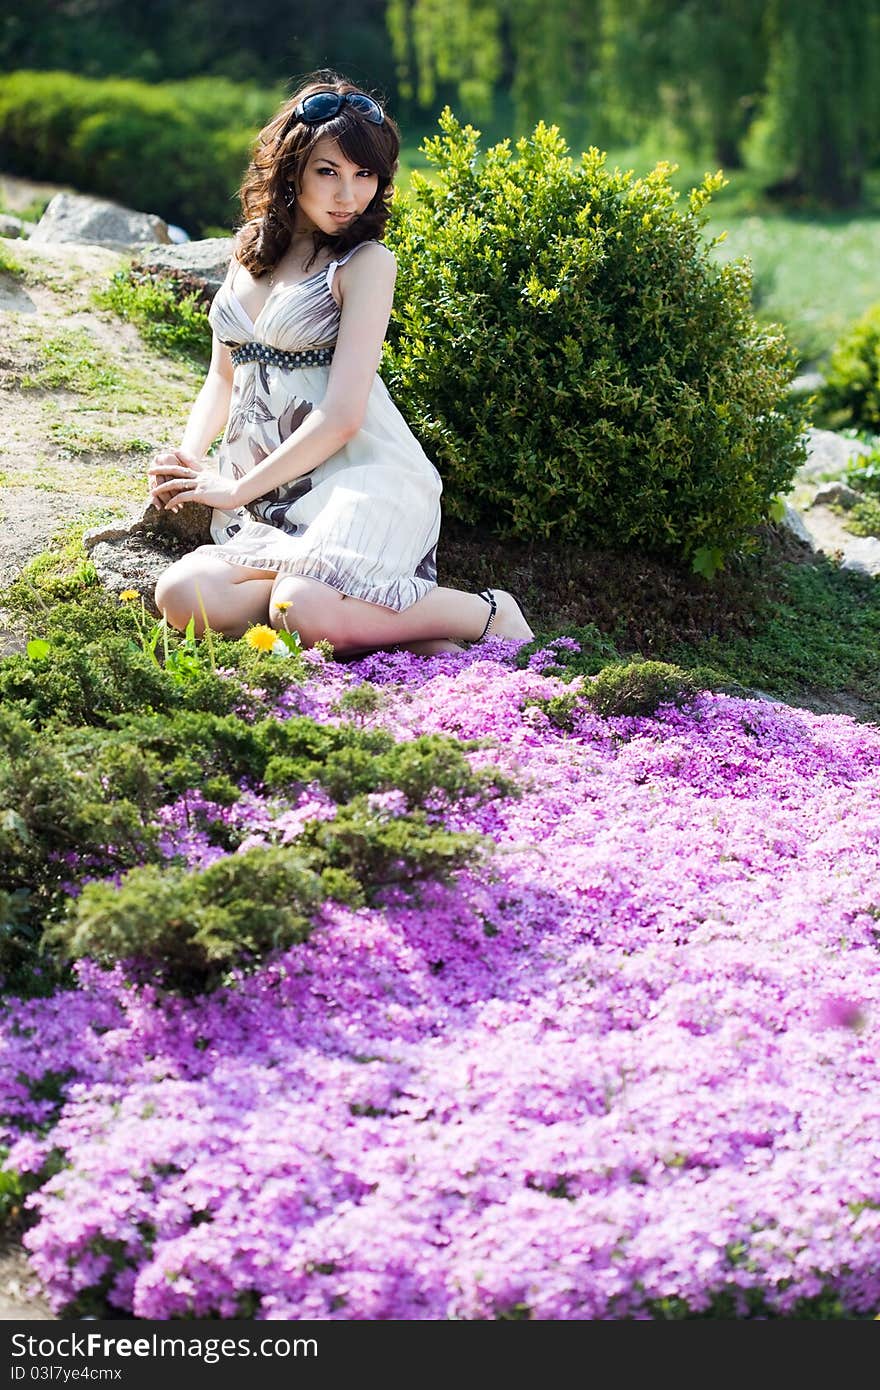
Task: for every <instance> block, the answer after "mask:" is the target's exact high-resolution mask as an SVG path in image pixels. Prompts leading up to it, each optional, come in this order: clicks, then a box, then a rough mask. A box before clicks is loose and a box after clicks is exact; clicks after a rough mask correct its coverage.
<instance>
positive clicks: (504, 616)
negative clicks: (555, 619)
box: [475, 589, 535, 645]
mask: <svg viewBox="0 0 880 1390" xmlns="http://www.w3.org/2000/svg"><path fill="white" fill-rule="evenodd" d="M480 598H481V599H484V600H485V601H486V603H487V604H488V605H489V616H488V619H487V621H486V626H485V628H484V629H483V632H482V635H481V636H480V637H478V638H477V642H483V641H485V640H486V639H487V638H489V637H504V638H506V639H507V640H508V641H517V642H530V641H531V639H532V638H533V637H534V635H535V634H534V633H533V632H532V629H531V628H530V627H529V625H528V623H527V622H526V620H525V618H524V617H523V612H522V609H521V608H520V606H519V604H518V603H517V601H516V599H515V598H514V597H513V594H509V593H508V592H507V590H506V589H484V590H483V591H482V593H481V594H480ZM475 645H476V644H475Z"/></svg>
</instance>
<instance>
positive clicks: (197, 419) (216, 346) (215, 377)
mask: <svg viewBox="0 0 880 1390" xmlns="http://www.w3.org/2000/svg"><path fill="white" fill-rule="evenodd" d="M232 374H233V366H232V358H231V357H230V355H229V348H228V347H226V345H225V343H221V342H220V340H219V338H218V337H217V335H216V333H215V334H214V336H213V341H212V343H211V365H210V366H209V368H208V374H207V376H206V377H205V381H204V384H203V386H202V389H201V391H200V392H199V394H198V395H197V396H196V399H195V401H194V403H193V407H192V410H191V411H190V413H189V419H188V421H187V424H186V429H185V430H184V432H183V438H182V439H181V441H180V447H181V449H183V450H184V451H185V452H186V453H188V454H194V455H195V456H196V458H202V457H203V456H204V455H205V454H206V453H207V452H208V450H209V449H210V447H211V445H212V444H213V442H214V440H215V439H216V438H217V436H218V434H222V433H223V430H224V429H225V427H226V421H227V420H228V418H229V402H230V400H231V399H232Z"/></svg>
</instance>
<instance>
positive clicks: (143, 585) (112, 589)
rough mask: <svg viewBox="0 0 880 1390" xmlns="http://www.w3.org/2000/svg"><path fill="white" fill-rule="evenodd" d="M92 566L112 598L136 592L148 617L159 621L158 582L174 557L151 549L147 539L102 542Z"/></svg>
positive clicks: (92, 554)
mask: <svg viewBox="0 0 880 1390" xmlns="http://www.w3.org/2000/svg"><path fill="white" fill-rule="evenodd" d="M91 557H92V564H93V565H94V566H95V571H96V573H97V575H98V578H99V579H100V581H101V583H102V584H103V586H104V588H105V589H106V590H107V592H108V593H110V594H116V595H117V596H118V595H119V594H121V593H124V591H125V590H126V589H136V590H137V592H138V593H139V594H140V596H141V598H142V599H143V601H144V606H145V608H146V610H147V612H148V613H150V614H151V615H152V616H153V617H154V618H158V617H159V610H158V608H157V607H156V599H155V590H156V581H157V580H158V578H159V575H160V574H161V573H162V571H163V570H166V569H167V568H168V566H169V565H170V564H171V563H172V561H173V560H174V558H175V557H174V556H173V555H169V554H168V553H167V551H164V550H162V549H160V547H159V546H157V545H150V543H149V541H146V540H145V539H144V538H143V536H128V537H126V538H125V539H123V540H117V541H112V542H111V541H99V542H98V544H97V545H95V546H93V547H92V552H91Z"/></svg>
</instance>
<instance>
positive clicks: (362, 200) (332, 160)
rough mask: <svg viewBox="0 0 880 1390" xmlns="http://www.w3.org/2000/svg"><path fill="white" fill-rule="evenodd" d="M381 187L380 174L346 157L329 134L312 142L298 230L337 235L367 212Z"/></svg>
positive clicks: (299, 201)
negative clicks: (316, 230)
mask: <svg viewBox="0 0 880 1390" xmlns="http://www.w3.org/2000/svg"><path fill="white" fill-rule="evenodd" d="M378 187H379V175H378V174H376V173H373V171H372V170H370V169H364V168H361V167H360V166H359V165H357V164H352V163H351V160H349V159H346V157H345V155H344V154H343V153H342V150H341V149H340V148H339V146H338V144H337V143H336V141H335V140H334V139H333V137H332V136H330V135H322V136H321V139H320V140H318V141H317V142H316V144H315V145H314V146H313V148H312V151H311V153H310V155H309V157H308V160H307V161H306V166H305V168H304V169H303V172H302V185H301V187H300V189H299V191H298V193H297V196H296V209H295V216H294V231H295V232H313V231H314V230H315V229H316V228H318V229H320V231H322V232H324V233H325V234H326V235H328V236H338V235H339V233H340V232H341V231H343V230H344V229H345V228H346V227H349V226H350V225H351V223H352V222H353V221H354V219H355V218H356V217H359V216H360V215H361V213H362V212H364V211H365V210H366V208H367V205H368V204H369V202H370V200H371V199H372V197H373V195H374V193H375V192H376V189H377V188H378Z"/></svg>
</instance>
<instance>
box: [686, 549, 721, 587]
mask: <svg viewBox="0 0 880 1390" xmlns="http://www.w3.org/2000/svg"><path fill="white" fill-rule="evenodd" d="M691 569H692V570H693V572H694V574H702V575H704V576H705V578H706V579H714V578H715V575H716V574H717V573H718V571H719V570H721V569H724V552H723V551H722V550H719V549H718V547H717V546H709V545H701V546H700V548H699V550H697V551H695V552H694V557H693V560H692V562H691Z"/></svg>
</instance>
